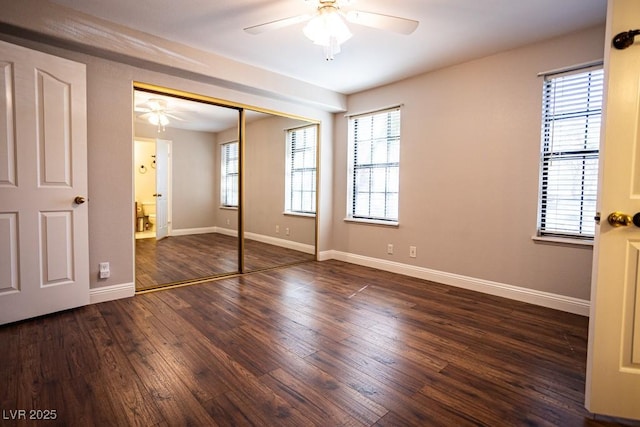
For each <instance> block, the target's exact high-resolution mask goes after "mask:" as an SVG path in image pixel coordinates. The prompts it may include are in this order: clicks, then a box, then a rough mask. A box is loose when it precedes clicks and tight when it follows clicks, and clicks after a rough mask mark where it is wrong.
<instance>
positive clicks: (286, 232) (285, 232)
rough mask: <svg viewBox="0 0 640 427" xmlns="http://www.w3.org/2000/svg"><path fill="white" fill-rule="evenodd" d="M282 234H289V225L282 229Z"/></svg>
mask: <svg viewBox="0 0 640 427" xmlns="http://www.w3.org/2000/svg"><path fill="white" fill-rule="evenodd" d="M284 234H286V235H287V236H288V235H289V227H287V228H285V229H284Z"/></svg>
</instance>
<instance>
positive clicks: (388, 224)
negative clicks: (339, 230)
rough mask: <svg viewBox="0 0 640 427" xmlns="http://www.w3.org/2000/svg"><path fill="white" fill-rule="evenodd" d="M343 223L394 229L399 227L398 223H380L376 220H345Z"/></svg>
mask: <svg viewBox="0 0 640 427" xmlns="http://www.w3.org/2000/svg"><path fill="white" fill-rule="evenodd" d="M344 222H353V223H356V224H367V225H381V226H383V227H394V228H398V227H399V226H400V223H399V222H398V221H380V220H376V219H362V218H345V219H344Z"/></svg>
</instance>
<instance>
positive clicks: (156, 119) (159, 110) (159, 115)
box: [135, 98, 182, 132]
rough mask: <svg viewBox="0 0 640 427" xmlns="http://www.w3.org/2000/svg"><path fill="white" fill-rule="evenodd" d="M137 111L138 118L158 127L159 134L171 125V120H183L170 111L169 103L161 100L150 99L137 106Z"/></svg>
mask: <svg viewBox="0 0 640 427" xmlns="http://www.w3.org/2000/svg"><path fill="white" fill-rule="evenodd" d="M135 111H136V113H137V114H138V118H140V119H143V120H146V121H148V122H149V123H151V124H152V125H154V126H158V132H160V131H161V130H162V131H164V130H165V126H167V125H168V124H169V123H170V120H169V118H172V119H175V120H182V119H181V118H180V117H178V116H176V115H174V114H171V113H170V112H169V110H168V105H167V101H166V100H165V99H160V98H150V99H148V100H147V101H145V102H143V103H141V104H137V105H136V107H135Z"/></svg>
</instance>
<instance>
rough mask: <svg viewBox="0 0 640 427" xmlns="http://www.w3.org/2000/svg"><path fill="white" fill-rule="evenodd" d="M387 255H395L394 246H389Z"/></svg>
mask: <svg viewBox="0 0 640 427" xmlns="http://www.w3.org/2000/svg"><path fill="white" fill-rule="evenodd" d="M387 253H388V254H389V255H393V244H391V243H389V244H388V245H387Z"/></svg>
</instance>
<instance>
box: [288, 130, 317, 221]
mask: <svg viewBox="0 0 640 427" xmlns="http://www.w3.org/2000/svg"><path fill="white" fill-rule="evenodd" d="M286 145H287V149H286V159H285V164H286V167H285V170H286V171H285V206H284V211H285V213H286V214H290V215H302V216H315V214H316V174H317V163H316V157H317V147H318V126H317V125H316V124H312V125H307V126H302V127H297V128H292V129H287V130H286Z"/></svg>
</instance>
